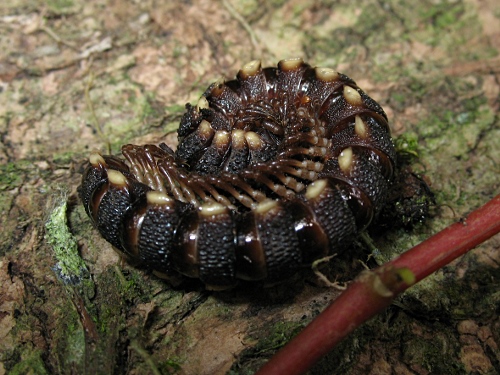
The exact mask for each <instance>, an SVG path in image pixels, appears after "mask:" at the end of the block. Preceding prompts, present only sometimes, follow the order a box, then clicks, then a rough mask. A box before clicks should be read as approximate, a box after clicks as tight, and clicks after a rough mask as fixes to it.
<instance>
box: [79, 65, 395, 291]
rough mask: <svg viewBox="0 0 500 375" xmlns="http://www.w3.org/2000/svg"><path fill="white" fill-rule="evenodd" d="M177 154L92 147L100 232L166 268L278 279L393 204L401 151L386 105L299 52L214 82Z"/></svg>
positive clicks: (336, 248) (333, 248) (89, 203)
mask: <svg viewBox="0 0 500 375" xmlns="http://www.w3.org/2000/svg"><path fill="white" fill-rule="evenodd" d="M178 138H179V143H178V146H177V149H176V150H175V151H173V150H172V149H171V148H170V147H168V146H167V145H166V144H164V143H161V144H159V145H152V144H147V145H142V146H137V145H132V144H127V145H124V146H123V147H122V149H121V154H122V155H121V156H111V155H101V154H100V153H98V152H93V153H92V154H91V155H90V157H89V164H88V167H87V168H86V169H85V171H84V174H83V178H82V184H81V186H80V188H79V193H80V197H81V200H82V202H83V205H84V207H85V210H86V212H87V214H88V216H89V217H90V218H91V220H92V222H93V224H94V225H95V227H96V228H97V230H98V231H99V232H100V234H101V235H102V237H103V238H104V239H105V240H106V241H108V242H109V243H110V244H111V245H113V246H114V247H115V248H116V249H117V250H118V251H119V252H121V253H122V254H124V255H125V256H126V258H128V259H130V260H133V261H135V262H136V263H140V264H142V265H144V266H146V267H147V268H149V269H152V270H153V271H156V272H157V273H161V274H165V275H185V276H187V277H191V278H198V279H200V280H201V281H202V282H203V283H204V284H205V285H206V287H207V288H210V289H225V288H230V287H233V286H234V285H236V284H237V283H238V281H239V280H248V281H256V282H257V281H260V282H262V283H275V282H278V281H281V280H284V279H286V278H288V277H290V276H291V275H293V274H295V273H296V272H297V270H298V269H299V268H301V267H303V266H305V265H309V264H311V263H312V262H313V261H314V260H317V259H319V258H322V257H325V256H327V255H328V254H332V253H336V252H340V251H343V250H345V249H346V248H348V247H349V244H350V243H351V242H352V241H353V239H354V238H355V235H356V233H358V232H359V231H362V230H363V229H365V228H366V227H367V226H368V225H369V224H370V223H371V222H372V221H373V220H374V218H376V217H377V215H378V214H379V212H380V211H381V210H382V208H383V207H384V204H385V201H386V196H387V190H388V189H389V187H390V186H391V180H392V175H393V172H394V167H395V159H396V152H395V149H394V145H393V142H392V139H391V135H390V129H389V124H388V119H387V116H386V114H385V112H384V111H383V109H382V108H381V106H380V105H379V104H378V103H376V102H375V101H374V100H373V99H371V98H370V97H369V96H368V95H367V94H365V93H364V91H362V90H361V89H360V88H359V87H358V86H357V85H356V83H355V82H354V81H353V80H352V79H350V78H349V77H347V76H346V75H344V74H342V73H338V72H337V71H335V70H332V69H328V68H319V67H312V66H311V65H309V64H307V63H305V62H304V61H303V60H302V59H301V58H292V59H286V60H282V61H280V62H279V63H278V65H277V67H268V68H262V66H261V62H260V61H252V62H250V63H247V64H246V65H244V66H243V67H242V68H241V70H240V71H239V72H238V74H237V76H236V79H232V80H227V81H225V80H220V81H217V82H215V83H213V84H211V85H210V86H209V87H208V89H207V90H206V91H205V92H204V93H203V95H202V96H201V98H200V99H199V101H198V102H197V104H196V105H195V106H193V105H191V104H186V112H185V113H184V115H183V116H182V119H181V121H180V125H179V129H178Z"/></svg>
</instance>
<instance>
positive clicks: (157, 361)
mask: <svg viewBox="0 0 500 375" xmlns="http://www.w3.org/2000/svg"><path fill="white" fill-rule="evenodd" d="M7 3H9V4H6V5H1V6H0V27H1V29H0V30H1V34H2V38H0V47H1V49H2V54H1V56H0V141H1V143H0V211H1V215H0V288H1V294H0V375H1V374H3V373H13V374H17V373H19V374H24V373H30V372H31V373H36V374H43V373H53V374H66V373H72V374H73V373H103V374H104V373H105V374H109V373H117V374H118V373H120V374H121V373H128V374H150V373H159V374H170V373H175V374H219V373H228V372H231V373H233V374H239V373H242V374H245V373H252V372H253V371H255V370H256V369H257V368H258V367H259V366H260V365H262V364H263V363H264V362H265V361H266V360H267V359H268V358H269V357H270V356H271V355H272V354H273V353H274V352H275V351H276V350H277V349H278V348H280V347H281V346H282V345H283V344H284V343H286V342H287V341H288V340H289V339H290V337H292V336H293V335H294V334H296V333H297V332H298V331H299V330H300V328H301V327H303V326H304V325H305V324H307V323H308V322H309V321H310V320H311V319H312V318H313V317H315V316H316V315H317V314H318V313H319V312H320V311H321V310H323V309H324V308H325V307H326V306H327V305H328V303H329V302H330V301H331V300H333V299H334V298H335V297H336V295H338V291H337V290H335V289H328V288H322V287H320V286H317V285H316V283H315V278H314V276H312V274H311V272H309V271H307V270H305V271H304V272H303V273H302V274H300V275H298V276H297V277H296V278H295V279H293V280H290V281H289V282H287V283H286V285H280V286H276V287H274V288H269V289H264V290H262V289H257V288H253V287H251V286H250V287H249V286H246V287H240V288H238V289H235V290H232V291H229V292H225V293H213V292H207V291H204V290H203V289H202V287H201V285H200V284H198V283H197V282H192V283H187V284H184V285H182V286H180V287H176V288H173V287H171V286H170V285H169V284H167V283H166V282H164V281H162V280H160V279H158V278H156V277H155V276H154V275H151V274H148V273H147V272H145V271H144V270H140V269H136V268H134V267H132V266H130V265H127V264H125V263H123V262H121V261H120V260H119V258H118V256H117V255H116V254H115V253H114V251H113V250H112V248H111V246H110V245H109V244H107V243H106V242H105V241H104V240H102V239H101V238H100V237H99V236H98V234H97V232H96V231H95V230H94V229H93V228H92V226H91V225H90V223H89V220H88V219H87V217H86V215H85V212H84V210H83V208H82V206H81V205H80V202H79V201H78V198H77V194H76V188H77V186H78V184H79V180H80V173H81V171H82V166H83V165H84V162H85V158H86V157H87V156H88V154H89V152H90V151H91V150H92V149H94V148H97V149H100V150H101V151H104V152H112V153H116V152H117V151H118V150H119V147H120V146H121V145H122V144H124V143H128V142H132V143H137V144H142V143H147V142H153V143H154V142H160V141H166V142H167V143H170V144H175V139H176V138H175V134H169V133H171V132H172V131H174V130H175V129H176V126H177V124H178V121H179V119H180V116H181V114H182V112H183V107H184V104H185V103H186V102H191V103H194V102H196V100H197V98H198V97H199V96H200V95H201V93H202V92H203V91H204V89H205V88H206V87H207V86H208V85H209V84H210V83H211V82H213V81H215V80H217V79H218V78H219V77H220V76H226V77H228V78H232V77H233V76H234V75H235V74H236V72H237V70H238V69H239V67H241V66H242V65H243V64H244V63H246V62H247V61H250V60H253V59H261V60H262V61H263V65H274V64H276V63H277V62H278V60H280V59H282V58H286V57H290V56H301V57H304V60H306V61H307V62H309V63H312V64H313V65H319V66H328V67H332V68H335V69H337V70H339V71H341V72H344V73H346V74H348V75H349V76H350V77H352V78H353V79H355V80H356V82H357V83H358V85H359V86H360V87H362V88H363V89H364V90H365V91H366V92H367V93H368V94H370V96H372V97H374V98H375V99H376V100H377V101H378V102H379V103H381V104H382V106H383V107H384V109H385V110H386V111H387V113H388V115H389V118H390V121H391V126H392V128H393V134H394V135H395V136H396V137H397V136H400V135H402V134H404V135H405V138H404V141H402V142H400V144H406V145H409V146H410V147H411V151H412V152H415V151H416V152H418V154H419V156H420V159H419V162H418V163H417V164H415V165H414V169H415V170H416V171H417V172H419V173H421V174H422V175H425V178H426V179H427V181H429V182H430V184H431V186H432V189H433V191H434V192H435V194H436V201H437V204H436V207H435V210H434V211H435V215H434V216H433V217H432V218H430V219H428V220H427V221H426V222H425V223H424V224H422V225H420V226H418V227H417V228H415V229H414V230H413V231H405V230H403V229H389V230H388V231H384V233H383V234H376V235H374V236H373V240H374V242H375V244H376V246H377V247H378V249H379V250H380V253H379V254H378V256H377V260H378V261H385V260H388V259H391V258H393V257H394V256H395V255H397V254H399V253H401V252H402V251H404V250H405V249H407V248H409V247H411V246H413V245H415V244H417V243H418V242H420V241H421V240H423V239H424V238H427V237H429V236H430V235H431V234H433V233H435V232H437V231H438V230H440V229H442V228H444V227H445V226H447V225H449V224H451V223H453V222H455V221H457V220H459V219H460V218H461V217H462V216H463V215H465V214H466V213H468V212H470V211H471V210H472V209H474V208H476V207H479V206H480V205H482V204H483V203H485V202H486V201H487V200H489V199H491V198H492V197H493V196H495V195H496V194H498V192H499V191H500V189H499V186H500V182H499V179H498V175H499V172H500V170H499V162H500V121H499V118H498V111H499V105H500V98H499V92H500V68H499V67H500V59H499V57H498V56H499V55H498V54H499V50H500V19H499V18H500V6H499V5H498V4H497V3H498V2H497V1H494V0H486V1H478V0H462V1H445V2H442V3H439V4H436V2H435V1H430V0H429V1H426V0H419V1H416V2H413V3H412V5H411V6H409V5H408V4H407V2H403V1H396V0H394V1H386V2H380V1H363V2H352V1H335V2H333V1H319V2H312V1H310V2H304V1H299V0H295V1H271V2H264V1H246V2H236V1H232V0H226V1H221V2H217V3H214V2H213V1H203V0H200V1H193V2H182V4H177V2H171V3H172V4H171V5H165V4H164V3H170V2H161V1H158V2H153V1H146V2H133V3H130V2H125V1H122V0H116V1H114V2H109V3H104V2H97V1H86V2H77V1H71V0H70V1H47V2H45V3H44V4H45V5H44V6H43V7H42V6H37V5H35V3H33V2H31V1H22V0H19V1H12V2H7ZM241 4H244V5H241ZM353 247H354V248H353V254H354V256H351V257H349V256H342V257H339V259H337V258H334V260H333V261H332V264H330V265H329V267H327V269H326V270H325V272H326V273H327V275H328V276H329V277H330V278H332V279H333V278H335V275H337V276H338V278H339V281H348V280H350V279H352V278H353V277H354V276H355V275H356V274H357V273H358V272H359V271H360V270H361V269H362V268H363V266H362V265H361V264H360V262H359V260H361V261H363V262H365V261H366V256H367V253H368V250H367V249H365V247H366V246H364V245H357V244H356V245H354V246H353ZM499 247H500V238H499V237H498V236H496V237H494V238H492V239H491V240H490V241H488V242H487V243H485V244H483V245H482V246H481V247H479V248H477V249H476V250H474V251H473V252H471V253H470V254H468V255H466V256H465V257H463V258H461V259H460V260H458V261H456V262H454V263H453V264H452V265H450V266H448V267H446V268H445V269H443V270H440V271H438V272H437V273H436V274H434V275H432V276H431V277H429V278H427V279H426V280H425V281H424V282H423V283H422V284H419V285H418V286H415V287H414V288H412V289H410V290H409V291H408V292H407V293H405V294H404V295H403V296H402V297H401V298H400V299H399V300H398V302H397V303H395V304H393V305H392V306H391V307H390V308H389V309H387V311H385V312H384V313H383V314H382V315H381V316H379V317H377V318H375V319H374V320H372V321H370V322H369V323H368V324H366V325H365V326H363V327H362V328H361V329H359V330H357V331H356V332H355V333H354V334H353V336H352V337H351V338H350V339H349V340H347V341H345V342H344V343H343V344H342V345H341V346H340V347H338V348H337V349H335V350H334V351H333V352H332V353H330V354H329V355H328V356H327V357H326V358H324V359H323V360H322V361H321V362H320V363H319V364H318V365H317V366H316V368H315V369H314V370H312V371H311V373H312V374H325V373H330V374H336V373H342V374H364V373H366V374H379V373H380V374H382V373H383V374H385V373H391V371H392V373H394V374H428V373H450V374H467V373H478V374H495V373H500V350H499V348H498V346H499V345H500V335H499V332H500V319H499V311H500V300H499V294H498V290H499V289H500V280H499V278H500V277H499V273H500V272H499V268H500V255H499V254H500V251H499Z"/></svg>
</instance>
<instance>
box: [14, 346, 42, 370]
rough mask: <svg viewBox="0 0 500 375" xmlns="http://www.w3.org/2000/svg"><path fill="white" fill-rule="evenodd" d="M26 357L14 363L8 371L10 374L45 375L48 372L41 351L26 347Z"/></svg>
mask: <svg viewBox="0 0 500 375" xmlns="http://www.w3.org/2000/svg"><path fill="white" fill-rule="evenodd" d="M26 355H27V357H26V358H23V359H21V361H20V362H18V363H17V364H15V365H14V367H12V368H11V369H10V371H9V374H10V375H45V374H49V372H48V371H47V369H46V368H45V364H44V362H43V359H42V355H43V352H42V351H40V350H33V349H28V350H27V351H26Z"/></svg>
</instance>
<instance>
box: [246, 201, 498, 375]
mask: <svg viewBox="0 0 500 375" xmlns="http://www.w3.org/2000/svg"><path fill="white" fill-rule="evenodd" d="M499 232H500V195H497V196H496V197H495V198H493V199H492V200H491V201H489V202H488V203H487V204H486V205H484V206H482V207H481V208H478V209H477V210H475V211H473V212H472V213H470V215H469V216H468V217H467V218H466V219H465V220H463V221H460V222H458V223H455V224H453V225H451V226H449V227H448V228H446V229H444V230H442V231H441V232H439V233H437V234H435V235H434V236H432V237H430V238H429V239H427V240H425V241H424V242H422V243H421V244H419V245H417V246H415V247H414V248H412V249H410V250H408V251H407V252H405V253H404V254H402V255H401V256H399V257H398V258H396V259H394V260H392V261H390V262H388V263H387V264H385V265H383V266H381V267H379V268H377V269H375V270H372V271H365V272H363V273H362V274H361V275H360V276H358V278H357V279H356V280H355V281H354V282H353V283H352V284H351V285H350V286H349V288H348V289H347V290H346V291H345V292H344V293H342V294H341V295H340V296H339V297H338V298H337V299H336V300H335V301H334V302H333V303H332V304H331V305H330V306H328V307H327V308H326V309H325V311H323V312H322V313H321V314H320V315H318V317H317V318H316V319H315V320H313V321H312V322H311V323H310V324H309V325H308V326H307V327H306V328H305V329H304V330H303V331H302V332H301V333H300V334H299V335H297V336H296V337H295V338H294V339H293V340H291V341H290V342H289V343H288V344H287V345H286V346H285V347H284V348H282V349H281V350H280V351H279V352H278V353H277V354H276V355H275V356H274V357H273V358H271V360H270V361H269V362H268V363H266V364H265V365H264V366H263V367H262V368H261V369H260V370H259V371H258V372H257V373H256V375H279V374H286V375H300V374H303V373H305V372H306V371H307V370H308V369H309V368H310V367H311V366H312V365H313V364H314V363H316V362H317V361H318V359H320V358H321V357H322V356H323V355H325V354H327V353H328V352H329V351H330V350H331V349H332V348H333V347H334V346H335V345H336V344H337V343H339V342H340V341H341V340H342V339H343V338H345V337H346V336H347V335H348V334H349V333H350V332H352V331H353V330H354V329H356V328H357V327H358V326H360V325H361V324H362V323H363V322H365V321H366V320H368V319H370V318H371V317H373V316H374V315H376V314H377V313H378V312H380V311H382V310H383V309H385V308H386V307H387V306H389V305H390V303H391V302H392V300H393V299H394V298H395V297H396V296H397V295H398V294H399V293H401V292H403V291H405V290H406V289H407V288H408V287H410V286H411V285H412V284H413V283H414V282H418V281H420V280H422V279H423V278H425V277H426V276H428V275H430V274H431V273H433V272H434V271H436V270H438V269H439V268H441V267H443V266H445V265H446V264H448V263H449V262H451V261H452V260H454V259H456V258H458V257H459V256H461V255H463V254H465V253H466V252H467V251H469V250H471V249H473V248H474V247H476V246H477V245H479V244H480V243H482V242H484V241H486V240H487V239H488V238H490V237H492V236H493V235H495V234H497V233H499Z"/></svg>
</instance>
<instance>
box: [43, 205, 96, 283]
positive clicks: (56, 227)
mask: <svg viewBox="0 0 500 375" xmlns="http://www.w3.org/2000/svg"><path fill="white" fill-rule="evenodd" d="M66 210H67V202H66V197H65V195H61V196H60V197H59V200H58V202H57V206H56V207H55V208H54V209H53V210H52V212H51V213H50V216H49V220H48V221H47V223H46V224H45V240H46V241H47V243H48V244H49V245H50V246H51V247H52V250H53V251H54V255H55V257H56V259H57V264H56V265H55V267H54V269H55V271H56V273H57V274H58V276H59V277H60V278H61V279H62V280H63V282H65V283H67V284H78V283H80V282H81V280H82V279H83V278H84V277H86V276H87V275H88V270H87V266H86V265H85V263H84V262H83V259H82V258H81V257H80V255H79V253H78V245H77V241H76V239H75V237H74V236H73V235H72V234H71V232H70V231H69V229H68V222H67V217H66Z"/></svg>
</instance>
